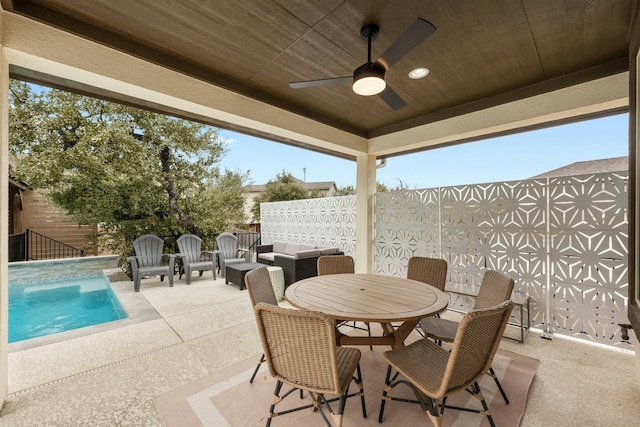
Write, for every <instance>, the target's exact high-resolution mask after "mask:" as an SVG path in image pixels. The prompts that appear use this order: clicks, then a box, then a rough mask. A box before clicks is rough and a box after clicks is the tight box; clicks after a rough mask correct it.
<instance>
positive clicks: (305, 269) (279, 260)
mask: <svg viewBox="0 0 640 427" xmlns="http://www.w3.org/2000/svg"><path fill="white" fill-rule="evenodd" d="M323 255H344V252H341V251H340V249H338V248H332V247H326V246H315V245H309V244H306V243H294V242H273V243H271V244H269V245H259V246H258V247H257V260H258V262H259V263H261V264H266V265H273V266H277V267H282V271H283V273H284V284H285V287H287V286H289V285H290V284H292V283H293V282H296V281H298V280H302V279H306V278H307V277H313V276H317V275H318V258H319V257H320V256H323Z"/></svg>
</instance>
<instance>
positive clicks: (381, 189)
mask: <svg viewBox="0 0 640 427" xmlns="http://www.w3.org/2000/svg"><path fill="white" fill-rule="evenodd" d="M398 181H400V183H399V184H398V186H397V187H388V186H387V185H386V184H384V183H382V182H376V192H377V193H386V192H387V191H400V190H406V189H408V187H407V184H405V183H404V182H403V181H401V180H398ZM354 194H356V189H355V187H354V186H353V185H346V186H344V187H339V188H338V190H337V191H336V192H335V193H334V195H336V196H352V195H354Z"/></svg>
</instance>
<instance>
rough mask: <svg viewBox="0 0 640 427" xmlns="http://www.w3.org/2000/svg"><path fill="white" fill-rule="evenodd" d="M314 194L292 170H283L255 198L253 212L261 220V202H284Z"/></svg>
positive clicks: (255, 217)
mask: <svg viewBox="0 0 640 427" xmlns="http://www.w3.org/2000/svg"><path fill="white" fill-rule="evenodd" d="M311 197H312V195H311V194H310V193H309V192H308V191H307V190H305V189H304V187H303V186H302V184H301V182H300V180H298V179H297V178H295V177H294V176H293V175H292V174H291V173H290V172H286V171H282V172H281V173H279V174H278V175H276V178H275V179H272V180H270V181H269V182H268V183H267V184H266V185H265V191H264V192H263V193H262V194H260V195H259V196H257V197H256V198H255V199H254V200H253V206H252V208H251V213H252V214H253V218H254V220H255V221H259V220H260V203H265V202H284V201H287V200H301V199H309V198H311Z"/></svg>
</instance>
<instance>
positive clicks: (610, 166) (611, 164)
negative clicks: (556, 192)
mask: <svg viewBox="0 0 640 427" xmlns="http://www.w3.org/2000/svg"><path fill="white" fill-rule="evenodd" d="M628 169H629V157H627V156H623V157H613V158H610V159H600V160H587V161H584V162H575V163H571V164H569V165H566V166H563V167H561V168H558V169H554V170H551V171H549V172H545V173H542V174H540V175H536V176H532V177H531V178H530V179H534V178H554V177H558V176H570V175H584V174H590V173H604V172H620V171H625V170H628Z"/></svg>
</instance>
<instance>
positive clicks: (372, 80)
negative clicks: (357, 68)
mask: <svg viewBox="0 0 640 427" xmlns="http://www.w3.org/2000/svg"><path fill="white" fill-rule="evenodd" d="M386 87H387V84H386V83H385V81H384V80H383V79H381V78H380V77H361V78H360V79H358V80H356V81H355V82H353V91H354V92H355V93H357V94H358V95H363V96H371V95H377V94H379V93H380V92H382V91H383V90H384V89H385V88H386Z"/></svg>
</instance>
